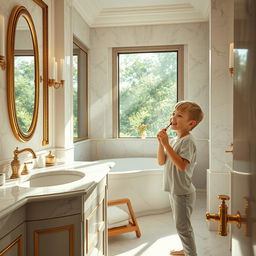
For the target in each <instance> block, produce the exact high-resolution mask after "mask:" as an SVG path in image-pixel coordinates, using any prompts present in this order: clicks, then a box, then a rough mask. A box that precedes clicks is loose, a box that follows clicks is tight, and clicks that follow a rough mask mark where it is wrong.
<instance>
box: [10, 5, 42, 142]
mask: <svg viewBox="0 0 256 256" xmlns="http://www.w3.org/2000/svg"><path fill="white" fill-rule="evenodd" d="M7 42H8V44H7V51H8V53H7V103H8V112H9V119H10V124H11V127H12V130H13V133H14V135H15V137H16V138H17V139H18V140H20V141H22V142H25V141H28V140H30V139H31V137H32V136H33V134H34V132H35V128H36V124H37V119H38V106H39V60H38V43H37V36H36V30H35V26H34V23H33V20H32V17H31V15H30V13H29V12H28V10H27V9H26V8H25V7H24V6H16V7H15V8H14V9H13V11H12V13H11V15H10V19H9V24H8V39H7Z"/></svg>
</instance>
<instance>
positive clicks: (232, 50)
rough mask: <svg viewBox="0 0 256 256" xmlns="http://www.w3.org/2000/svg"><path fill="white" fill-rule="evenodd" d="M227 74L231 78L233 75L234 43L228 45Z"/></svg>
mask: <svg viewBox="0 0 256 256" xmlns="http://www.w3.org/2000/svg"><path fill="white" fill-rule="evenodd" d="M228 67H229V72H230V75H231V76H233V74H234V43H231V44H230V45H229V64H228Z"/></svg>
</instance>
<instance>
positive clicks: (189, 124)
mask: <svg viewBox="0 0 256 256" xmlns="http://www.w3.org/2000/svg"><path fill="white" fill-rule="evenodd" d="M170 122H172V126H171V127H172V130H176V131H190V130H191V129H192V128H193V127H194V126H195V124H196V121H195V120H191V119H190V118H189V113H188V111H180V110H177V109H175V110H174V111H173V113H172V116H171V118H170Z"/></svg>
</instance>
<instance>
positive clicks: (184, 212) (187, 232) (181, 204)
mask: <svg viewBox="0 0 256 256" xmlns="http://www.w3.org/2000/svg"><path fill="white" fill-rule="evenodd" d="M169 197H170V202H171V207H172V212H173V219H174V221H175V224H176V229H177V233H178V235H179V237H180V240H181V242H182V245H183V250H184V252H185V255H186V256H196V255H197V253H196V244H195V238H194V232H193V228H192V226H191V222H190V216H191V214H192V210H193V208H194V204H195V201H196V192H194V193H191V194H188V195H174V194H169Z"/></svg>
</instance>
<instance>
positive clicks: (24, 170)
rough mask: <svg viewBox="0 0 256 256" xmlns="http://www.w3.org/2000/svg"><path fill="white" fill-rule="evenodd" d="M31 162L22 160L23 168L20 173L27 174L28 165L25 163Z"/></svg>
mask: <svg viewBox="0 0 256 256" xmlns="http://www.w3.org/2000/svg"><path fill="white" fill-rule="evenodd" d="M32 163H33V162H24V167H23V170H22V172H21V175H27V174H28V167H27V164H32Z"/></svg>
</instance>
